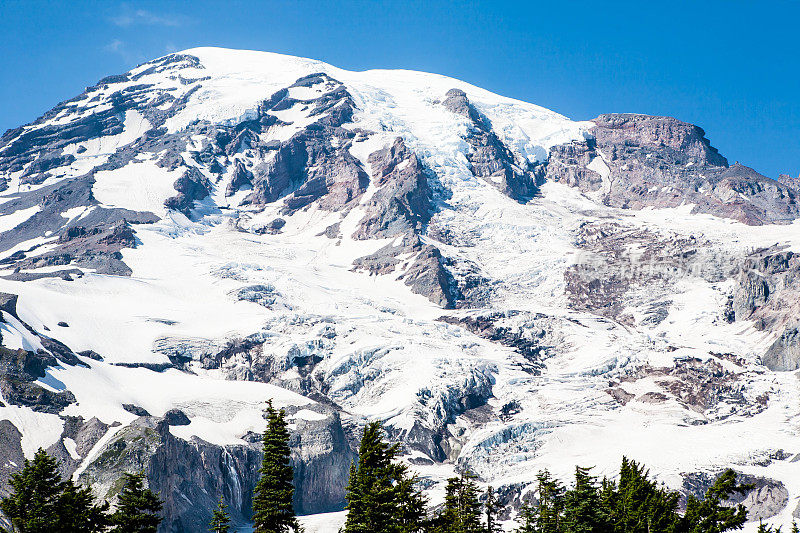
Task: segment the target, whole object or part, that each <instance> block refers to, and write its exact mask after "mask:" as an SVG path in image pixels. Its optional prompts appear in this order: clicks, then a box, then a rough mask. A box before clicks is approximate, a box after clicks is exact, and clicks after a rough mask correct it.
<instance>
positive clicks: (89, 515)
mask: <svg viewBox="0 0 800 533" xmlns="http://www.w3.org/2000/svg"><path fill="white" fill-rule="evenodd" d="M9 484H10V485H11V490H12V492H11V494H10V495H9V496H7V497H6V498H3V499H2V501H0V510H2V511H3V513H4V514H5V515H6V517H7V518H8V519H9V520H10V521H11V524H12V527H13V531H17V532H19V533H77V532H81V533H83V532H86V533H93V532H99V531H104V530H105V529H106V526H107V524H108V515H107V514H106V511H107V510H108V505H107V504H102V505H95V503H94V498H93V497H92V493H91V490H90V489H89V488H88V487H81V488H79V487H77V486H76V485H75V484H74V483H73V482H72V480H63V479H61V476H60V474H59V473H58V462H57V461H56V460H55V459H54V458H52V457H50V456H49V455H48V454H47V453H46V452H45V451H44V450H42V449H41V448H40V449H39V450H38V451H37V452H36V454H35V455H34V457H33V460H30V461H29V460H27V459H26V460H25V464H24V466H23V468H22V470H21V471H20V472H18V473H16V474H14V475H13V476H11V480H10V482H9Z"/></svg>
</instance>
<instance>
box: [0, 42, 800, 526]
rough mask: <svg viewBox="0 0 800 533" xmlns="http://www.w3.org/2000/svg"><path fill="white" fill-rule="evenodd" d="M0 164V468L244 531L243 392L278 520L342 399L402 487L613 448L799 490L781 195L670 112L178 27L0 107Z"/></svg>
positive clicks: (687, 481)
mask: <svg viewBox="0 0 800 533" xmlns="http://www.w3.org/2000/svg"><path fill="white" fill-rule="evenodd" d="M0 178H2V181H1V182H0V186H1V187H2V193H0V194H1V195H2V196H0V268H2V270H1V271H0V291H2V293H3V294H2V295H0V296H2V297H0V309H2V323H0V333H1V334H2V345H3V348H2V349H1V350H0V356H2V357H0V394H1V395H2V407H0V442H2V443H3V445H2V446H0V464H2V465H3V466H2V469H0V482H3V483H4V482H5V480H6V479H7V478H8V476H9V475H10V473H12V472H13V471H15V470H16V469H17V468H18V467H19V465H20V464H21V462H22V460H23V458H24V457H26V456H30V455H32V453H33V452H34V451H35V450H36V449H37V448H38V447H40V446H41V447H44V448H46V449H48V450H49V451H50V452H51V453H53V454H56V455H57V456H58V457H59V458H60V459H61V460H62V462H63V464H64V465H65V468H66V469H67V473H71V474H73V475H74V476H76V478H77V479H79V480H82V481H87V482H91V483H93V484H94V485H95V487H96V488H97V489H98V491H100V493H101V495H103V496H106V495H112V496H113V494H114V493H115V491H116V490H118V487H117V485H116V484H115V481H116V479H117V477H118V476H119V472H120V471H123V470H134V469H137V470H138V469H144V470H145V471H146V472H147V474H148V478H149V482H150V485H151V486H152V487H154V488H155V489H157V490H160V491H161V494H162V496H163V497H164V498H165V499H166V502H167V503H166V507H165V512H166V514H167V520H165V522H164V526H163V529H164V531H175V532H178V531H195V530H199V529H198V528H202V527H204V526H205V524H206V523H207V516H208V514H209V513H210V510H211V509H212V507H213V506H214V504H215V502H216V501H217V499H218V497H219V495H220V494H224V496H225V498H226V500H227V501H228V502H229V503H230V505H231V510H232V511H233V514H234V518H235V519H236V520H237V521H238V522H239V523H245V522H246V519H247V516H248V513H249V506H250V501H249V497H250V496H249V494H250V491H251V489H252V486H253V484H254V483H255V477H256V469H257V466H258V463H259V460H260V459H259V453H258V450H259V445H258V437H259V432H260V431H262V430H263V428H264V425H265V422H264V420H263V418H262V410H263V409H264V407H265V405H266V401H267V400H268V399H273V401H274V402H275V403H276V404H277V405H278V406H280V407H285V408H286V409H287V412H288V413H289V415H290V417H291V421H292V429H293V437H292V438H293V448H294V453H295V466H296V473H297V479H296V486H297V494H296V500H297V501H296V503H297V508H298V509H299V510H300V511H301V512H303V513H306V514H315V513H322V512H328V511H337V510H340V509H341V508H342V506H343V503H344V502H343V490H344V484H345V482H346V477H347V472H348V468H349V464H350V461H351V460H352V458H353V456H354V454H353V449H354V445H355V443H356V442H357V439H358V432H359V428H360V427H361V426H362V425H363V424H364V423H365V422H366V421H368V420H374V419H380V420H383V421H385V424H386V428H387V430H388V431H389V432H390V434H391V436H392V438H394V439H397V440H400V441H402V442H403V443H404V450H405V456H404V459H405V460H406V461H408V462H409V463H410V464H412V465H413V468H414V470H415V471H416V472H418V473H419V474H420V475H421V477H422V480H423V482H424V483H425V484H426V486H427V487H429V488H430V490H431V494H432V496H433V499H434V501H435V500H436V498H437V496H438V495H439V494H440V491H441V489H442V485H441V481H442V480H444V479H446V478H447V477H448V476H450V475H452V473H453V472H454V471H457V470H462V469H469V470H471V471H472V472H474V473H476V474H477V475H478V476H479V477H480V480H481V481H482V482H484V483H486V484H492V485H493V486H494V487H499V491H500V494H501V496H502V498H503V500H504V503H506V504H508V506H509V512H510V513H512V514H513V509H515V508H517V507H518V506H519V504H520V502H521V501H522V498H524V497H526V495H527V494H528V492H529V491H530V488H531V487H530V484H531V482H532V481H533V480H534V478H535V474H536V472H537V471H538V470H539V469H541V468H545V467H546V468H549V469H550V470H551V471H552V472H553V473H554V474H556V475H557V476H560V477H562V478H565V479H566V478H568V477H569V476H570V474H571V471H572V469H573V468H574V465H576V464H581V465H596V468H595V470H594V473H595V474H597V475H612V474H613V472H614V471H615V469H616V467H617V466H618V463H619V461H620V459H621V456H622V455H623V454H627V455H628V456H629V457H631V458H635V459H636V460H638V461H642V462H644V463H645V464H646V465H648V466H649V467H650V468H651V469H652V471H653V472H654V473H656V474H658V475H659V477H660V479H661V480H663V481H664V482H665V483H667V484H668V485H670V486H671V487H673V488H675V489H681V490H684V491H696V490H701V489H702V487H703V486H704V484H707V483H708V481H709V480H710V479H711V478H712V477H713V475H714V474H715V473H717V472H718V471H719V470H721V469H722V468H723V467H727V466H733V467H734V468H736V469H737V470H738V471H739V472H741V473H743V474H746V475H747V476H748V477H749V479H751V480H752V481H754V482H755V483H756V487H757V488H756V489H755V490H754V491H753V492H751V493H750V494H749V495H747V497H746V503H747V505H748V506H750V508H751V518H754V519H758V518H765V519H766V518H770V519H774V520H775V521H776V523H784V522H786V521H788V520H789V519H790V517H791V516H792V515H793V514H794V513H796V514H800V508H798V502H797V500H798V498H800V462H796V459H797V458H800V439H798V421H800V418H798V415H800V388H799V387H798V385H799V384H798V380H797V376H796V374H795V372H794V371H795V370H797V369H798V365H800V334H799V333H798V322H799V321H800V309H799V308H800V304H798V301H799V300H798V292H799V291H800V259H799V258H798V256H797V255H795V252H796V251H797V250H798V249H800V225H798V223H797V222H796V219H797V218H798V216H800V214H799V212H798V203H797V202H798V194H800V192H798V191H797V190H796V189H795V188H793V186H792V182H787V181H786V180H784V183H779V182H778V181H775V180H772V179H769V178H766V177H764V176H762V175H760V174H758V173H757V172H755V171H754V170H752V169H750V168H747V167H744V166H741V165H739V164H735V165H729V164H728V161H727V160H726V159H725V158H724V157H723V156H722V155H720V154H719V153H718V152H717V151H716V150H715V149H714V148H713V147H712V146H711V145H710V144H709V141H708V140H707V139H706V138H705V134H704V132H703V130H702V129H700V128H698V127H696V126H693V125H690V124H686V123H683V122H680V121H678V120H675V119H672V118H667V117H651V116H644V115H625V114H611V115H602V116H600V117H598V118H597V119H595V120H592V121H586V122H575V121H572V120H570V119H568V118H566V117H563V116H561V115H558V114H557V113H554V112H552V111H549V110H546V109H543V108H541V107H538V106H535V105H532V104H528V103H524V102H520V101H517V100H513V99H509V98H505V97H502V96H498V95H496V94H492V93H490V92H488V91H485V90H483V89H480V88H478V87H474V86H472V85H469V84H467V83H464V82H462V81H459V80H455V79H452V78H447V77H444V76H439V75H434V74H426V73H420V72H412V71H396V70H392V71H389V70H373V71H366V72H350V71H346V70H342V69H338V68H335V67H333V66H330V65H327V64H325V63H321V62H319V61H313V60H309V59H301V58H296V57H289V56H282V55H276V54H271V53H264V52H250V51H234V50H223V49H215V48H197V49H192V50H187V51H185V52H182V53H179V54H172V55H169V56H165V57H162V58H160V59H157V60H155V61H151V62H149V63H145V64H143V65H141V66H139V67H137V68H135V69H133V70H131V71H130V72H128V73H125V74H122V75H117V76H110V77H108V78H105V79H103V80H101V81H100V82H98V83H97V85H95V86H93V87H89V88H87V89H86V91H85V92H84V93H83V94H81V95H79V96H77V97H75V98H73V99H71V100H68V101H66V102H62V103H61V104H58V105H57V106H56V107H54V108H53V109H52V110H51V111H49V112H48V113H46V114H45V115H44V116H42V117H41V118H39V119H38V120H36V121H35V122H33V123H31V124H28V125H25V126H22V127H19V128H16V129H13V130H10V131H8V132H6V134H5V135H3V137H2V139H0ZM331 521H335V520H334V519H331ZM314 522H315V523H317V524H323V526H324V524H325V522H326V519H325V517H324V516H322V517H316V518H314ZM331 527H333V528H334V530H336V526H335V525H334V526H331Z"/></svg>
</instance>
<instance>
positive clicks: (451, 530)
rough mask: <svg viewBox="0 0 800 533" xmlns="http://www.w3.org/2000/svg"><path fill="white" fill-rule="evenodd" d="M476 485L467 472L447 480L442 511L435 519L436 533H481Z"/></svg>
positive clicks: (473, 478) (479, 507)
mask: <svg viewBox="0 0 800 533" xmlns="http://www.w3.org/2000/svg"><path fill="white" fill-rule="evenodd" d="M478 497H479V491H478V485H477V484H476V483H475V476H473V475H472V474H470V473H469V472H467V473H464V474H461V476H459V477H453V478H450V479H448V480H447V487H446V489H445V498H444V509H442V512H441V514H440V515H439V516H438V517H437V518H436V526H435V531H436V533H483V532H484V531H485V530H484V528H483V525H482V524H481V504H480V501H479V500H478Z"/></svg>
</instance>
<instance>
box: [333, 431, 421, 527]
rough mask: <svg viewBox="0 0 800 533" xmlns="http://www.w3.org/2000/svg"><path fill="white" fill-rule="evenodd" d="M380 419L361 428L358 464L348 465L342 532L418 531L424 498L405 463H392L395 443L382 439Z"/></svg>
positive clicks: (397, 450) (396, 446)
mask: <svg viewBox="0 0 800 533" xmlns="http://www.w3.org/2000/svg"><path fill="white" fill-rule="evenodd" d="M382 434H383V430H382V428H381V424H380V422H372V423H370V424H367V426H366V427H365V428H364V435H363V436H362V438H361V445H360V446H359V450H358V463H357V464H356V463H353V464H352V465H351V466H350V480H349V482H348V484H347V496H346V499H347V509H348V511H349V512H348V514H347V521H346V522H345V525H344V531H345V533H373V532H377V531H380V532H385V533H412V532H417V531H421V530H422V528H423V524H424V517H425V500H424V498H423V496H422V493H421V492H420V491H419V490H418V489H417V488H416V485H417V483H416V478H414V477H409V475H408V471H407V468H406V467H405V466H404V465H400V464H396V463H394V462H393V461H394V459H395V458H396V457H397V455H398V453H399V446H398V445H397V444H393V445H391V446H390V445H388V444H386V443H385V442H383V438H382Z"/></svg>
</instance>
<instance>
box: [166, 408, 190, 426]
mask: <svg viewBox="0 0 800 533" xmlns="http://www.w3.org/2000/svg"><path fill="white" fill-rule="evenodd" d="M164 422H165V423H166V424H167V425H168V426H188V425H189V424H191V422H192V421H191V420H189V417H188V416H186V413H184V412H183V411H181V410H180V409H170V410H169V411H167V412H166V413H164Z"/></svg>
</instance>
